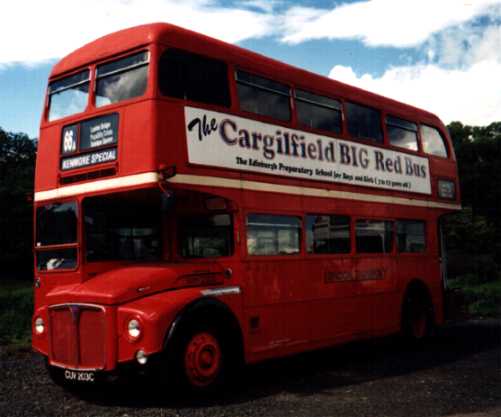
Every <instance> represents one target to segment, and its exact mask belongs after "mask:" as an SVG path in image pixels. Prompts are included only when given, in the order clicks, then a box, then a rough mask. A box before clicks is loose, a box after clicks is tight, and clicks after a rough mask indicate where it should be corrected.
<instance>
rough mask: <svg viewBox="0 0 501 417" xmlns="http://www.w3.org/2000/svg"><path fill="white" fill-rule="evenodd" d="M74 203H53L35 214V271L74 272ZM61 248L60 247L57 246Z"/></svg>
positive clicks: (75, 230) (75, 209) (75, 231)
mask: <svg viewBox="0 0 501 417" xmlns="http://www.w3.org/2000/svg"><path fill="white" fill-rule="evenodd" d="M77 213H78V212H77V203H76V202H74V201H72V202H68V203H53V204H46V205H44V206H41V207H38V208H37V211H36V249H37V268H38V270H39V271H50V270H54V269H74V268H75V267H76V265H77V249H76V247H67V246H68V245H76V243H77V225H78V217H77ZM62 245H64V247H61V246H62Z"/></svg>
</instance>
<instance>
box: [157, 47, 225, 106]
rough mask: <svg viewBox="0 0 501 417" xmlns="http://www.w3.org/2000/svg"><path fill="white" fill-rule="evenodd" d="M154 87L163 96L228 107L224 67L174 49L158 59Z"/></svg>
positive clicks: (221, 64) (204, 58)
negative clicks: (158, 89)
mask: <svg viewBox="0 0 501 417" xmlns="http://www.w3.org/2000/svg"><path fill="white" fill-rule="evenodd" d="M158 84H159V87H160V92H161V93H162V94H163V95H164V96H169V97H175V98H180V99H184V100H190V101H196V102H200V103H207V104H216V105H219V106H224V107H229V106H230V91H229V87H228V69H227V66H226V63H225V62H223V61H219V60H217V59H212V58H206V57H203V56H201V55H197V54H193V53H190V52H186V51H181V50H178V49H168V50H167V51H165V52H164V53H163V55H162V56H161V58H160V68H159V79H158Z"/></svg>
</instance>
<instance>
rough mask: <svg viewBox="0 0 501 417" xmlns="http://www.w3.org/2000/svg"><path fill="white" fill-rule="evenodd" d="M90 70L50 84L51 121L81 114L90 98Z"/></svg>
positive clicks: (49, 115) (49, 116)
mask: <svg viewBox="0 0 501 417" xmlns="http://www.w3.org/2000/svg"><path fill="white" fill-rule="evenodd" d="M89 81H90V72H89V70H88V69H87V70H84V71H81V72H79V73H77V74H75V75H70V76H69V77H66V78H62V79H60V80H56V81H52V82H50V83H49V87H48V94H49V113H48V119H49V121H52V120H57V119H61V118H63V117H66V116H71V115H72V114H76V113H81V112H83V111H84V110H85V108H86V107H87V101H88V98H89Z"/></svg>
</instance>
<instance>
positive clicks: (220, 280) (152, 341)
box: [33, 24, 460, 370]
mask: <svg viewBox="0 0 501 417" xmlns="http://www.w3.org/2000/svg"><path fill="white" fill-rule="evenodd" d="M166 47H177V48H183V49H187V50H189V51H192V52H195V53H200V54H204V55H208V56H211V57H214V58H220V59H224V60H225V61H226V62H227V63H228V65H229V73H230V74H231V75H230V81H231V80H233V73H234V70H235V68H244V69H246V70H249V71H253V72H256V73H258V74H261V75H263V76H267V77H271V78H274V77H276V76H277V74H279V79H280V81H281V82H285V83H288V84H290V85H292V86H295V87H298V88H306V89H309V90H311V91H314V92H317V93H318V94H324V95H331V96H333V97H335V98H337V99H339V100H340V101H342V102H344V101H345V100H353V101H356V102H360V103H362V104H366V105H370V106H371V107H376V108H379V109H380V110H381V113H382V117H383V118H384V117H385V116H386V115H387V114H391V115H395V116H398V117H402V118H406V119H409V120H412V121H414V122H415V123H417V124H420V123H424V124H429V125H432V126H435V127H436V128H437V129H439V130H440V131H441V133H442V134H443V136H444V137H445V138H446V141H447V143H446V146H447V148H448V153H449V158H440V157H434V156H431V155H427V154H425V153H424V152H422V150H420V151H418V152H412V151H406V150H404V149H401V148H395V147H391V146H390V145H388V143H387V142H388V139H387V137H386V135H385V138H386V139H385V140H386V144H380V145H378V144H374V143H370V145H372V146H375V147H381V148H385V149H388V148H390V149H393V150H398V151H399V152H402V153H403V154H405V153H409V154H413V155H418V156H420V157H423V158H427V159H428V162H429V166H430V173H431V185H432V194H431V195H424V196H423V195H420V194H416V193H405V192H401V191H389V190H384V189H378V188H369V187H363V186H353V185H346V184H341V183H335V182H325V183H324V182H318V181H309V180H303V179H298V178H292V177H287V176H271V175H267V174H258V173H252V172H244V171H238V170H236V169H222V168H218V167H209V166H202V165H194V164H191V163H189V162H188V160H189V159H188V152H187V145H186V127H185V120H184V119H185V116H184V108H185V106H188V105H189V106H191V107H200V108H202V107H203V108H207V109H210V110H214V111H221V112H223V111H224V112H226V113H228V114H231V115H235V116H240V117H246V118H249V119H254V120H258V121H262V122H268V123H273V124H275V125H277V126H278V127H280V126H283V127H286V128H294V129H300V128H299V127H298V126H297V123H296V121H295V118H294V117H293V118H292V121H291V122H290V123H288V122H287V123H285V122H284V123H282V122H278V121H273V122H270V120H268V119H267V118H265V117H260V116H257V115H251V114H249V113H245V112H242V111H241V110H239V108H238V99H237V97H236V92H235V88H234V84H232V88H231V91H232V97H231V99H232V100H231V102H232V105H231V107H230V108H229V109H220V108H218V107H217V106H210V105H207V106H205V105H204V106H202V105H200V104H197V103H192V102H188V101H184V100H177V99H170V98H166V97H161V96H160V94H159V92H158V91H157V81H156V79H157V61H158V57H159V54H160V53H161V52H162V51H163V50H164V49H165V48H166ZM145 49H148V50H149V51H150V56H151V60H150V64H149V70H148V71H149V76H148V80H149V82H148V87H147V89H146V92H145V94H144V95H143V96H141V97H140V98H137V99H130V100H126V101H123V102H120V103H117V104H111V105H108V106H104V107H102V108H96V107H95V106H94V105H93V104H92V98H93V93H91V99H90V101H89V105H88V107H87V109H86V111H85V112H83V113H80V114H75V115H73V116H69V117H66V118H63V119H60V120H57V121H52V122H49V121H48V120H47V118H46V117H47V105H46V107H45V109H44V115H43V116H42V122H41V131H40V141H39V148H38V156H37V167H36V180H35V192H36V194H35V201H36V206H37V207H39V206H42V205H44V204H47V203H48V202H51V201H67V200H77V201H78V203H79V204H81V203H82V201H83V199H84V198H85V197H87V196H90V195H99V194H107V193H111V192H113V191H116V190H121V191H130V190H133V189H136V188H143V187H152V188H157V187H158V183H157V182H156V181H150V183H148V184H132V183H131V184H129V183H120V182H113V183H110V184H114V185H110V186H108V187H107V188H99V189H98V188H93V187H94V184H98V183H99V184H105V182H106V181H108V180H120V179H124V178H125V177H127V178H129V177H130V176H135V175H137V174H141V173H157V172H158V171H159V170H162V169H164V168H165V167H172V166H175V169H176V174H177V175H176V176H174V177H172V178H171V179H170V180H167V181H166V182H163V183H162V184H161V186H162V188H163V187H165V188H169V190H171V191H172V192H174V193H176V192H178V191H187V190H189V191H193V192H200V193H209V194H213V195H216V196H220V197H223V198H225V199H226V200H227V201H230V202H231V203H232V210H231V213H232V215H233V224H234V241H235V245H234V246H235V248H234V253H233V255H232V256H230V257H225V258H216V259H202V260H196V261H193V260H186V259H183V258H182V257H180V256H174V258H173V259H170V260H169V261H166V262H164V263H157V264H150V265H146V264H144V265H143V264H131V263H126V262H108V263H106V262H100V263H92V262H87V261H86V260H85V259H84V256H83V255H82V254H83V248H84V247H85V241H84V239H83V225H82V221H80V223H79V233H78V235H79V240H78V242H79V243H78V251H79V260H78V266H77V268H76V269H75V270H74V271H51V272H47V271H39V272H37V273H36V278H38V279H39V282H40V287H39V288H37V289H36V290H35V313H34V318H36V317H41V318H42V319H43V320H44V321H45V323H48V326H49V329H48V332H45V333H44V334H41V335H39V334H37V333H36V332H35V331H34V332H33V333H34V334H33V346H34V348H35V349H36V350H38V351H40V352H41V353H43V354H44V355H47V356H49V360H50V362H51V363H52V364H54V365H60V366H63V367H68V368H99V369H100V368H102V369H105V370H112V369H114V368H115V367H116V365H117V364H118V363H121V362H126V361H130V360H133V359H134V357H135V354H136V352H137V351H138V350H139V349H142V350H143V351H144V352H145V353H146V354H147V355H150V354H153V353H156V352H159V351H161V350H162V349H163V348H164V342H165V340H166V339H165V338H166V335H167V333H168V331H169V329H170V327H171V325H172V323H173V320H174V319H175V318H176V317H177V315H178V314H180V313H181V312H182V311H183V309H184V308H185V307H186V306H187V305H189V304H190V303H193V302H196V301H197V300H201V299H204V298H206V297H207V295H205V294H206V293H204V290H207V289H214V288H220V287H230V288H238V292H236V293H234V294H226V295H221V294H219V295H217V296H216V297H217V298H218V299H219V300H220V301H221V302H223V303H224V304H226V305H227V306H228V308H229V310H230V311H231V312H232V314H233V315H234V316H235V317H236V319H237V321H238V323H239V324H240V327H241V331H242V335H243V341H244V351H245V359H246V361H247V362H253V361H257V360H262V359H265V358H270V357H274V356H281V355H286V354H291V353H294V352H299V351H303V350H307V349H313V348H317V347H321V346H328V345H331V344H333V343H338V342H344V341H348V340H353V339H360V338H367V337H370V336H375V335H384V334H389V333H392V332H395V331H398V330H399V328H400V324H401V323H400V320H401V308H402V300H403V294H404V292H405V290H406V288H407V287H408V285H409V283H410V282H411V281H413V280H419V281H421V282H422V283H424V284H425V285H426V287H427V288H428V290H429V292H430V294H431V297H432V300H433V305H434V312H435V317H436V321H437V322H438V323H441V322H442V321H443V311H442V310H443V307H442V280H441V273H440V260H439V241H438V238H437V229H438V222H439V218H440V216H442V215H444V214H446V213H448V212H451V211H452V210H454V209H455V208H457V206H458V205H459V201H460V199H459V192H456V196H455V199H454V200H453V201H452V200H444V199H441V198H439V197H438V194H437V179H439V178H441V179H442V178H444V179H449V180H451V181H453V182H454V183H455V185H456V190H457V189H458V185H459V184H458V179H457V168H456V163H455V159H454V154H453V149H452V144H451V141H450V138H449V136H448V133H447V131H446V129H445V127H444V125H443V123H442V122H441V121H440V120H439V119H438V118H437V117H436V116H434V115H432V114H430V113H428V112H425V111H423V110H420V109H416V108H414V107H411V106H408V105H405V104H402V103H398V102H396V101H394V100H390V99H388V98H385V97H381V96H378V95H375V94H372V93H369V92H366V91H363V90H360V89H357V88H354V87H351V86H348V85H345V84H343V83H339V82H336V81H333V80H330V79H327V78H325V77H321V76H318V75H315V74H312V73H309V72H307V71H304V70H301V69H298V68H293V67H291V66H288V65H286V64H283V63H279V62H277V61H274V60H272V59H269V58H266V57H263V56H260V55H257V54H254V53H252V52H250V51H246V50H243V49H241V48H238V47H235V46H231V45H227V44H225V43H223V42H220V41H217V40H214V39H210V38H208V37H205V36H202V35H199V34H196V33H193V32H190V31H187V30H183V29H180V28H176V27H174V26H170V25H165V24H154V25H147V26H141V27H137V28H132V29H128V30H125V31H121V32H117V33H115V34H111V35H108V36H106V37H104V38H101V39H99V40H97V41H95V42H93V43H91V44H89V45H86V46H84V47H82V48H80V49H79V50H77V51H75V52H73V53H72V54H70V55H69V56H67V57H66V58H64V59H63V60H61V61H60V62H59V63H58V64H57V65H56V66H55V67H54V69H53V71H52V73H51V79H57V78H59V77H61V76H65V75H69V74H72V73H73V72H76V71H79V70H81V69H83V68H87V67H88V68H90V69H91V71H92V70H93V69H94V68H95V65H96V63H100V62H103V61H107V60H109V59H112V58H115V57H120V56H123V55H126V54H128V53H131V52H133V51H141V50H145ZM93 85H94V84H93V81H91V91H92V86H93ZM110 113H117V114H118V117H119V130H118V135H119V140H118V145H117V146H118V159H117V160H116V161H114V162H108V163H106V164H102V165H99V166H97V167H96V166H91V167H87V168H80V169H76V170H71V171H70V172H67V171H65V172H63V171H61V170H60V154H59V152H60V141H61V134H62V129H63V127H65V126H68V125H71V124H74V123H76V122H80V121H82V120H87V119H90V118H93V117H96V116H99V115H106V114H110ZM301 129H303V130H304V131H308V132H310V133H312V134H315V133H317V132H315V131H314V130H312V129H310V130H308V129H305V128H301ZM346 131H347V129H346V126H345V128H344V129H343V132H346ZM322 135H328V134H326V133H325V132H322ZM336 137H337V138H340V139H345V140H350V138H349V136H348V134H347V133H343V134H341V135H336ZM105 168H112V169H113V170H114V171H113V172H114V174H113V175H108V176H106V177H105V178H102V179H98V180H86V179H85V178H84V179H80V180H79V179H78V178H76V177H77V176H78V175H80V174H87V173H93V172H96V171H97V170H103V169H105ZM183 175H185V176H196V178H202V179H203V178H216V179H219V180H236V181H239V182H241V183H242V184H244V183H248V184H254V185H255V184H259V186H255V188H254V189H244V187H243V186H242V187H240V188H239V187H234V186H225V185H214V184H209V183H203V182H202V181H201V182H197V181H192V182H191V183H189V184H188V183H182V182H176V178H180V176H183ZM68 178H69V180H71V181H72V182H71V184H70V185H69V186H68V185H66V186H65V185H64V184H65V183H64V181H65V180H68ZM220 182H221V181H220ZM281 186H287V187H294V190H299V191H297V192H296V193H295V194H294V193H287V192H284V191H282V189H281V188H280V187H281ZM71 187H73V188H71ZM75 187H76V188H75ZM78 187H80V188H78ZM86 187H88V188H86ZM289 189H290V188H289ZM75 190H78V191H75ZM305 190H306V191H305ZM312 190H313V191H312ZM315 190H316V191H315ZM329 191H336V192H340V193H343V192H347V193H356V194H357V195H367V196H368V197H367V199H366V201H362V200H357V201H355V200H353V199H350V198H332V197H329V196H328V195H327V194H326V195H325V196H323V194H322V193H327V192H329ZM46 192H49V193H53V194H50V195H54V197H53V198H52V197H51V198H46V197H43V198H42V197H40V198H37V196H45V194H43V193H46ZM58 193H59V194H58ZM64 193H66V194H64ZM308 193H310V194H308ZM381 198H384V201H383V200H381ZM394 198H395V199H397V200H395V201H397V203H392V201H393V200H392V199H394ZM371 199H374V200H375V201H379V202H374V201H371ZM377 199H379V200H377ZM398 199H400V200H398ZM403 199H406V200H405V201H408V203H405V202H402V201H404V200H403ZM432 205H435V207H433V208H430V207H427V206H432ZM79 207H81V205H79ZM125 209H126V207H124V210H125ZM248 213H270V214H289V215H297V216H304V215H305V214H308V213H310V214H317V213H319V214H323V213H336V214H339V215H349V216H351V218H352V219H353V221H355V220H356V219H359V218H362V219H371V218H377V219H381V218H382V219H393V220H395V219H422V220H424V221H425V222H426V235H427V247H426V249H425V251H424V252H422V253H418V254H412V253H409V254H401V253H397V252H396V249H395V246H396V245H393V251H392V252H391V253H388V254H377V255H362V254H358V253H356V250H355V244H354V235H353V228H354V226H353V223H352V225H351V227H352V230H351V231H352V242H351V251H350V253H347V254H340V255H312V254H307V253H306V251H305V244H304V242H305V238H304V236H302V244H301V252H300V253H299V254H297V255H294V256H268V257H259V256H257V257H256V256H254V257H253V256H249V255H248V254H247V249H246V244H245V243H246V238H245V236H246V223H245V222H246V215H247V214H248ZM171 237H172V236H171ZM169 245H170V246H169V248H168V250H167V249H166V250H165V251H166V252H167V251H175V249H176V243H175V242H174V240H173V241H172V242H169ZM207 276H210V282H209V283H208V281H207V279H206V277H207ZM339 276H349V277H350V278H349V279H344V280H338V279H336V278H335V277H339ZM329 277H330V278H329ZM332 277H334V278H332ZM89 304H90V305H92V306H98V310H96V309H95V308H94V307H88V308H86V307H85V306H86V305H89ZM59 305H63V306H65V307H61V308H59V307H57V308H55V307H54V306H59ZM71 306H80V308H81V312H80V317H79V319H80V321H79V322H78V323H77V322H76V321H75V318H74V317H73V316H72V310H71ZM132 318H136V319H137V320H139V322H140V323H141V326H142V329H143V331H142V335H141V337H140V338H139V339H137V340H132V339H131V338H130V337H129V335H128V333H127V323H128V322H129V320H131V319H132ZM256 323H257V324H256ZM89 340H92V342H89Z"/></svg>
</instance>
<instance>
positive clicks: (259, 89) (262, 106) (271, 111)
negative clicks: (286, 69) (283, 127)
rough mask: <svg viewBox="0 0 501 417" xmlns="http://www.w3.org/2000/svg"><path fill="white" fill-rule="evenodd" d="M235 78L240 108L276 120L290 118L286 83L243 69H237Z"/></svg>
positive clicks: (288, 93)
mask: <svg viewBox="0 0 501 417" xmlns="http://www.w3.org/2000/svg"><path fill="white" fill-rule="evenodd" d="M236 78H237V90H238V99H239V101H240V108H241V109H242V110H245V111H248V112H251V113H256V114H260V115H263V116H269V117H272V118H274V119H278V120H285V121H287V120H290V116H291V111H290V103H289V97H290V88H289V86H288V85H286V84H282V83H279V82H276V81H273V80H270V79H268V78H263V77H259V76H257V75H254V74H249V73H248V72H244V71H237V72H236Z"/></svg>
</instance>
